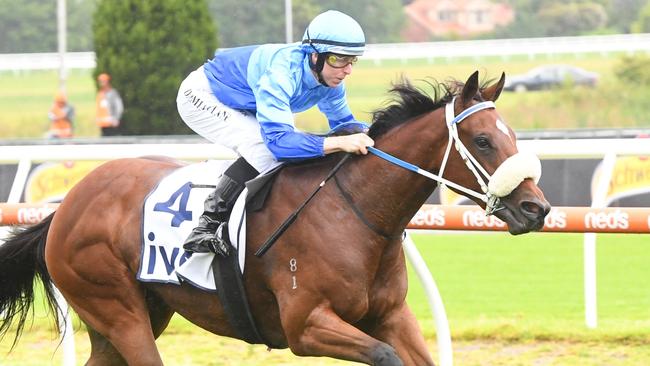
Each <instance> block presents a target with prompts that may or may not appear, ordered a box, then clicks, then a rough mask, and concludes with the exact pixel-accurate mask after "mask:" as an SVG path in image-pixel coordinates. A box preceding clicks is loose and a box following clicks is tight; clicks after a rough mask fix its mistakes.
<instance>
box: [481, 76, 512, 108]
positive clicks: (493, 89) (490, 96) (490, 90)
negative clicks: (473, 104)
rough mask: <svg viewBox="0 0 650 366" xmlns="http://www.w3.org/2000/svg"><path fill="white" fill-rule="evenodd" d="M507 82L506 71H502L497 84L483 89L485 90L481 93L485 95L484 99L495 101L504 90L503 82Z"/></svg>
mask: <svg viewBox="0 0 650 366" xmlns="http://www.w3.org/2000/svg"><path fill="white" fill-rule="evenodd" d="M505 83H506V73H505V72H502V73H501V78H500V79H499V81H498V82H497V83H496V84H493V85H491V86H489V87H487V88H485V89H483V92H481V95H482V96H483V99H485V100H491V101H493V102H495V101H496V100H497V98H499V95H501V91H502V90H503V84H505Z"/></svg>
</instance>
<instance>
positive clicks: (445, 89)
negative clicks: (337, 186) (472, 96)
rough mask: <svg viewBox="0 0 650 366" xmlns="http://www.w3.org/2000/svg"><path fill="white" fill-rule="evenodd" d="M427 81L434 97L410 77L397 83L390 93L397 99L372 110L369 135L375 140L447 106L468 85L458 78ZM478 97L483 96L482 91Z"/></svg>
mask: <svg viewBox="0 0 650 366" xmlns="http://www.w3.org/2000/svg"><path fill="white" fill-rule="evenodd" d="M491 81H492V80H486V81H483V82H481V86H480V88H479V89H480V90H483V88H484V87H485V85H487V84H488V83H489V82H491ZM423 82H424V83H426V84H427V85H428V86H429V87H430V88H431V92H432V93H433V96H430V94H429V93H427V92H426V91H424V90H423V89H421V88H419V87H416V86H414V85H413V84H411V82H410V81H409V80H408V79H406V78H402V79H400V80H399V81H398V82H397V83H395V84H393V87H392V88H391V89H390V90H389V94H391V95H393V98H392V99H389V100H388V102H387V103H388V106H386V107H384V108H383V109H377V110H375V111H373V112H372V125H371V126H370V131H368V135H369V136H370V137H372V138H373V139H374V138H377V137H378V136H381V135H383V134H384V133H386V132H388V131H389V130H390V129H392V128H393V127H396V126H399V125H401V124H403V123H405V122H408V121H409V120H411V119H413V118H414V117H417V116H420V115H422V114H424V113H428V112H431V111H433V110H435V109H438V108H440V107H442V106H444V105H445V104H447V103H449V102H450V101H451V100H452V98H453V97H454V95H456V94H458V93H459V92H460V91H461V90H462V89H463V86H464V83H462V82H461V81H458V80H454V79H450V80H449V81H447V82H445V83H441V82H438V81H436V80H435V79H427V80H423ZM477 96H478V97H479V98H480V93H479V94H478V95H477Z"/></svg>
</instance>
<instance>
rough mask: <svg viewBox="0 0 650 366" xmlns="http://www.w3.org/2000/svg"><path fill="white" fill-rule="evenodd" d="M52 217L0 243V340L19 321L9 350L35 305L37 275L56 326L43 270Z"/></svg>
mask: <svg viewBox="0 0 650 366" xmlns="http://www.w3.org/2000/svg"><path fill="white" fill-rule="evenodd" d="M52 217H54V214H51V215H50V216H48V217H46V218H45V219H44V220H43V221H41V222H40V223H38V224H36V225H34V226H30V227H27V228H24V229H18V230H16V231H14V232H13V233H12V234H11V235H10V236H9V237H8V238H7V239H6V240H5V241H4V244H3V243H1V242H0V316H1V320H0V337H3V336H4V335H5V334H6V333H7V331H8V330H9V328H10V326H11V324H12V323H13V322H14V321H15V319H18V320H17V322H18V323H17V324H16V335H15V336H14V341H13V344H12V348H13V346H15V345H16V342H17V341H18V339H19V338H20V335H21V333H22V331H23V328H24V327H25V322H26V321H27V316H28V315H29V313H30V309H31V307H32V303H33V302H34V279H35V277H36V276H37V275H38V277H40V279H41V281H42V282H43V289H44V292H45V296H46V297H47V303H48V306H49V308H50V310H51V311H52V314H54V317H55V320H56V324H59V309H58V305H57V303H56V300H55V297H54V287H53V286H52V282H51V280H50V274H49V273H48V272H47V267H46V266H45V239H47V231H48V230H49V228H50V223H51V222H52ZM32 313H33V312H32Z"/></svg>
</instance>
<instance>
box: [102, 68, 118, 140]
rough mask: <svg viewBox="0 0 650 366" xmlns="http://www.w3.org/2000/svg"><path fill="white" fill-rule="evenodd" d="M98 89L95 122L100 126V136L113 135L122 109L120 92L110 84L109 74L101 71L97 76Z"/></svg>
mask: <svg viewBox="0 0 650 366" xmlns="http://www.w3.org/2000/svg"><path fill="white" fill-rule="evenodd" d="M97 82H98V83H99V90H98V91H97V98H96V107H97V111H96V115H95V122H96V123H97V126H99V128H101V132H102V136H115V135H117V134H118V131H117V127H118V126H119V125H120V118H121V117H122V112H123V111H124V105H123V104H122V98H121V97H120V94H119V93H118V92H117V90H115V89H114V88H113V86H112V85H111V76H110V75H108V74H106V73H102V74H99V76H97Z"/></svg>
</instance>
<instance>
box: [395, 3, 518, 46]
mask: <svg viewBox="0 0 650 366" xmlns="http://www.w3.org/2000/svg"><path fill="white" fill-rule="evenodd" d="M404 11H405V13H406V19H407V20H406V26H405V28H404V31H403V32H402V36H403V38H404V40H405V41H407V42H424V41H428V40H430V39H431V38H432V37H443V36H450V35H454V36H468V35H475V34H480V33H486V32H491V31H493V30H494V29H495V28H496V27H497V26H505V25H508V24H510V23H511V22H512V21H513V20H514V17H515V12H514V10H513V8H512V7H511V6H510V5H508V4H505V3H495V2H492V1H489V0H455V1H454V0H415V1H412V2H411V3H410V4H408V5H406V6H405V7H404Z"/></svg>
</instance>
